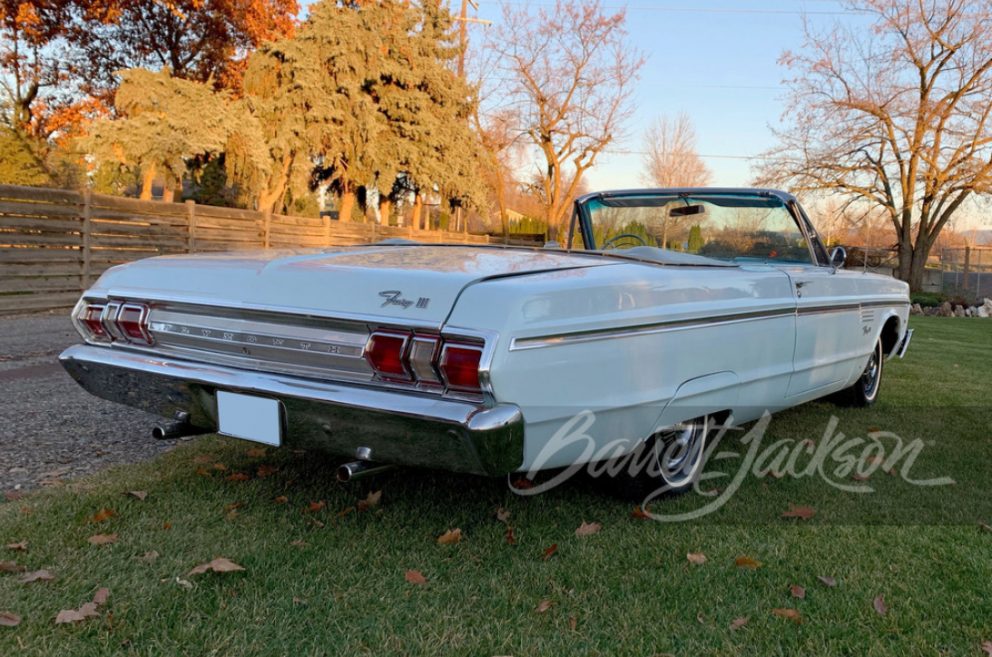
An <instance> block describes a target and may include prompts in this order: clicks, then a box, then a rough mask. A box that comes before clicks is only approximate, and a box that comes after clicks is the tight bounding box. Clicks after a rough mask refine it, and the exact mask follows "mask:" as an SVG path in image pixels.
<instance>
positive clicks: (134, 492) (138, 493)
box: [121, 490, 148, 502]
mask: <svg viewBox="0 0 992 657" xmlns="http://www.w3.org/2000/svg"><path fill="white" fill-rule="evenodd" d="M121 495H131V496H133V497H137V498H138V499H139V500H141V501H142V502H144V501H145V498H146V497H148V493H147V492H145V491H143V490H129V491H128V492H126V493H121Z"/></svg>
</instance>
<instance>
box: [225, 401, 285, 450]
mask: <svg viewBox="0 0 992 657" xmlns="http://www.w3.org/2000/svg"><path fill="white" fill-rule="evenodd" d="M217 415H218V416H219V417H218V420H219V423H220V432H221V433H222V434H224V435H225V436H233V437H234V438H244V439H245V440H252V441H254V442H256V443H265V444H266V445H275V446H276V447H278V446H279V445H280V444H282V418H281V416H280V413H279V402H278V401H277V400H275V399H265V398H263V397H252V396H250V395H238V394H235V393H233V392H224V391H223V390H218V391H217Z"/></svg>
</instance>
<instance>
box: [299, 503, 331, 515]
mask: <svg viewBox="0 0 992 657" xmlns="http://www.w3.org/2000/svg"><path fill="white" fill-rule="evenodd" d="M326 507H327V503H326V502H314V501H313V500H311V501H310V506H309V507H307V508H306V509H303V513H306V512H307V511H309V512H310V513H317V512H318V511H320V510H321V509H324V508H326Z"/></svg>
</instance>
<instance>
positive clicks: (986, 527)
mask: <svg viewBox="0 0 992 657" xmlns="http://www.w3.org/2000/svg"><path fill="white" fill-rule="evenodd" d="M978 526H979V527H981V528H982V529H984V530H985V531H987V532H992V527H990V526H989V525H986V524H985V523H984V522H980V523H978Z"/></svg>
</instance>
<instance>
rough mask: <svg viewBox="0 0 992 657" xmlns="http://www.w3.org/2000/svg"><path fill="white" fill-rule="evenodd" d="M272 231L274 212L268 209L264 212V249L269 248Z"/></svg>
mask: <svg viewBox="0 0 992 657" xmlns="http://www.w3.org/2000/svg"><path fill="white" fill-rule="evenodd" d="M271 231H272V210H271V209H270V208H266V209H265V211H264V212H262V248H263V249H267V248H269V241H270V240H269V235H270V233H271Z"/></svg>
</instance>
